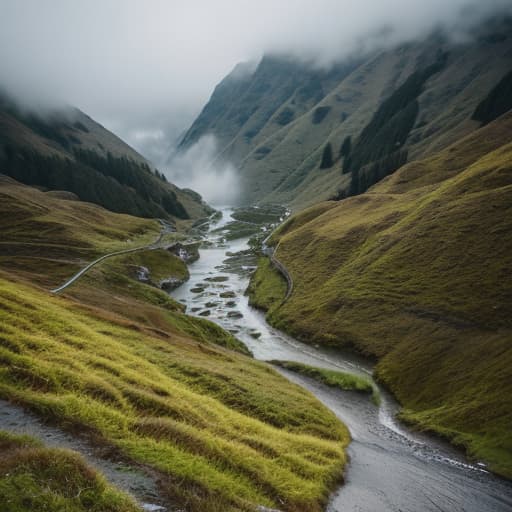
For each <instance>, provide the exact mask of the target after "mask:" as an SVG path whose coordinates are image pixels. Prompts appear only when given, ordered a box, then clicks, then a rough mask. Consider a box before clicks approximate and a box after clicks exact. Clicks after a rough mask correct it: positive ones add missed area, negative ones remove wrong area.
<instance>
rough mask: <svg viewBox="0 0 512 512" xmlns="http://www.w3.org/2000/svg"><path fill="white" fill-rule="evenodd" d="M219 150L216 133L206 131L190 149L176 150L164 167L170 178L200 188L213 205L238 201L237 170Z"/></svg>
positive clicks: (180, 183) (197, 189) (206, 199)
mask: <svg viewBox="0 0 512 512" xmlns="http://www.w3.org/2000/svg"><path fill="white" fill-rule="evenodd" d="M217 154H218V148H217V141H216V139H215V137H214V136H213V135H206V136H204V137H202V138H201V139H200V140H199V141H198V142H197V143H196V144H194V145H193V146H191V147H190V148H189V149H187V150H186V151H184V152H180V153H175V154H174V155H173V156H172V157H171V158H170V159H169V161H168V163H167V165H166V166H165V167H163V168H162V169H161V170H162V171H164V174H165V175H166V177H167V178H168V179H169V181H171V182H173V183H175V184H176V185H177V186H178V187H181V188H191V189H192V190H195V191H196V192H199V193H200V194H201V195H202V196H203V199H204V200H205V201H206V202H207V203H209V204H211V205H214V206H226V205H233V204H236V202H237V200H238V198H239V196H240V182H239V177H238V174H237V171H236V169H235V167H234V166H233V165H232V164H230V163H229V162H227V161H223V160H222V159H219V158H217Z"/></svg>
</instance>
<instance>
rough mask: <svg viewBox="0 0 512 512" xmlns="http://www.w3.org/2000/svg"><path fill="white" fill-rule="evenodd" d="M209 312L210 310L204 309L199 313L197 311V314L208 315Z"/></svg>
mask: <svg viewBox="0 0 512 512" xmlns="http://www.w3.org/2000/svg"><path fill="white" fill-rule="evenodd" d="M210 314H211V311H210V310H209V309H205V310H204V311H201V313H199V316H210Z"/></svg>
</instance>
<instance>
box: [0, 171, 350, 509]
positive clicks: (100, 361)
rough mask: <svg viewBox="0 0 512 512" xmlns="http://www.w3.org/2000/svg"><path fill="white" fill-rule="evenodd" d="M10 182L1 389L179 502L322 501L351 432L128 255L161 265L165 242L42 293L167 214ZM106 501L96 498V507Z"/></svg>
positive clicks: (1, 288) (6, 188) (154, 227)
mask: <svg viewBox="0 0 512 512" xmlns="http://www.w3.org/2000/svg"><path fill="white" fill-rule="evenodd" d="M0 194H1V201H0V205H1V207H2V211H1V215H0V223H1V225H0V232H1V234H2V236H1V237H0V241H1V251H0V253H1V258H0V267H1V268H0V397H1V398H2V399H5V400H10V401H12V402H15V403H16V404H18V405H21V406H23V407H25V408H27V409H30V410H32V411H33V412H34V413H36V414H37V415H38V416H39V417H40V418H42V419H43V420H47V421H50V422H53V423H56V424H57V425H59V426H60V427H62V428H65V429H67V430H69V431H70V433H71V434H76V433H77V432H80V433H82V434H87V435H88V436H89V437H90V439H91V442H93V443H94V444H95V445H99V446H100V447H102V449H103V450H104V451H105V453H108V454H109V456H111V457H114V458H115V460H123V461H124V462H125V463H126V464H127V465H128V468H129V467H130V466H140V465H142V466H143V467H145V468H149V470H150V471H151V473H152V474H154V475H155V479H157V480H158V481H159V483H160V487H161V489H160V491H161V494H162V495H163V496H164V497H166V498H168V501H169V505H171V504H172V507H173V508H180V509H183V510H185V509H186V510H190V511H191V512H193V511H201V512H205V511H206V512H208V511H211V512H215V511H219V510H223V511H233V512H235V511H236V512H238V511H252V510H255V509H256V508H257V506H258V505H264V506H267V507H272V508H275V507H279V509H280V510H283V511H285V510H286V511H290V512H291V511H296V510H311V511H320V510H322V508H323V505H324V504H325V501H326V500H327V497H328V494H329V491H330V490H332V488H333V486H334V485H335V484H336V482H338V481H339V479H340V478H341V475H342V471H343V466H344V464H345V453H344V448H345V447H346V445H347V443H348V441H349V435H348V432H347V430H346V428H345V427H344V426H343V425H342V424H341V423H340V422H339V421H338V420H337V419H336V417H335V416H334V414H332V413H331V412H330V411H329V410H328V409H326V408H325V407H324V406H322V404H320V402H318V401H317V400H316V399H314V397H313V396H311V395H309V394H308V393H305V391H304V390H303V389H302V388H300V387H298V386H295V385H293V384H291V383H290V382H289V381H288V380H286V379H285V378H284V377H282V376H281V375H279V374H278V373H277V372H275V371H274V370H273V369H272V368H270V367H269V366H268V365H266V364H264V363H261V362H258V361H255V360H254V359H252V358H251V357H248V355H247V354H248V351H247V349H246V348H245V346H244V345H243V344H242V343H241V342H240V341H238V340H236V339H235V338H233V336H232V335H230V334H229V333H228V332H226V331H223V330H222V329H221V328H220V327H218V326H217V325H216V324H213V323H211V322H208V321H207V320H204V319H199V318H193V317H190V316H187V315H185V314H184V313H183V306H182V305H181V304H178V303H177V302H175V301H174V300H173V299H171V298H170V296H169V295H168V294H167V293H165V292H163V291H162V290H160V289H158V288H156V287H154V286H150V285H149V284H145V283H142V282H140V281H138V280H137V279H136V277H135V275H134V271H133V267H134V263H136V264H137V265H143V266H146V267H148V268H152V265H153V263H152V260H154V257H155V253H156V252H157V251H146V252H139V253H137V255H138V257H137V259H136V260H133V259H132V258H128V257H126V256H121V257H119V258H114V259H112V260H106V261H105V262H104V263H102V264H101V265H100V266H99V267H96V268H95V270H94V271H92V272H91V273H90V274H88V275H87V276H86V277H85V278H84V279H83V280H80V281H78V282H76V283H74V284H73V285H72V286H71V287H70V288H68V289H66V291H65V293H64V294H63V295H61V296H55V295H54V294H51V293H49V292H48V287H50V286H53V285H54V284H55V283H56V282H60V281H61V279H62V278H63V277H64V274H68V273H70V271H72V270H73V267H74V266H76V265H80V264H81V265H83V261H82V260H83V259H85V260H89V259H90V257H91V256H92V255H93V254H95V253H96V252H98V251H106V250H107V249H110V250H112V249H116V248H120V247H123V246H126V245H130V244H132V245H136V246H137V245H140V244H141V242H143V241H145V240H148V239H151V238H152V235H154V234H155V233H156V232H157V231H158V222H156V221H154V220H148V219H139V218H134V217H131V216H128V215H120V214H114V213H111V212H109V211H107V210H104V209H103V208H101V207H98V206H96V205H91V204H87V203H82V202H79V201H74V200H68V199H63V198H59V197H55V196H54V194H50V193H44V192H41V191H39V190H36V189H33V188H32V187H27V186H25V185H21V184H19V183H16V182H14V181H13V180H11V179H9V178H5V179H3V180H2V181H1V182H0ZM73 220H74V224H73ZM158 259H159V263H158V269H159V270H160V271H161V272H163V271H164V266H165V265H164V264H165V260H167V261H170V260H178V258H177V257H176V256H174V255H173V254H171V253H170V252H169V251H164V250H161V251H158ZM181 264H182V262H181ZM182 265H183V264H182ZM171 267H172V265H169V267H168V268H171ZM63 269H64V270H63ZM230 349H231V350H230ZM276 390H279V392H278V393H276ZM0 434H1V433H0ZM0 444H1V439H0ZM0 448H2V446H0ZM4 452H5V448H4ZM2 455H4V453H2ZM58 462H59V460H58V459H57V458H55V463H56V464H57V463H58ZM44 466H45V465H44V464H41V466H40V467H41V469H43V468H44ZM70 474H71V471H70ZM3 476H5V477H6V478H4V479H3V480H2V482H3V487H2V489H4V490H5V491H6V492H8V493H9V494H11V495H14V496H18V495H19V492H16V485H19V482H18V481H14V482H12V480H11V479H8V478H7V477H8V476H9V475H3ZM44 476H45V474H36V475H35V478H34V480H35V481H34V485H33V486H32V487H33V488H34V489H37V488H39V487H43V488H45V487H47V485H46V484H47V482H46V481H45V478H44ZM91 487H92V486H91ZM50 488H51V489H53V486H50ZM59 489H60V488H59ZM101 503H102V502H101V501H100V500H99V499H98V498H95V497H91V501H90V502H89V509H91V507H94V506H97V507H100V508H99V509H101V510H106V509H107V508H108V505H107V504H105V507H107V508H101ZM63 506H64V505H63ZM99 509H98V510H99ZM73 510H74V509H73ZM109 510H110V509H109ZM112 510H115V509H114V508H112ZM123 510H131V509H130V508H129V507H126V508H125V509H123Z"/></svg>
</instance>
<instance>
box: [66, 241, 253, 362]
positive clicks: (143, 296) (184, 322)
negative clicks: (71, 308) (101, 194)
mask: <svg viewBox="0 0 512 512" xmlns="http://www.w3.org/2000/svg"><path fill="white" fill-rule="evenodd" d="M134 264H135V265H136V266H139V265H142V266H145V267H147V268H148V269H149V270H150V275H151V276H152V278H155V277H156V281H158V280H159V279H161V278H162V279H163V278H165V277H177V278H179V279H182V278H184V277H185V275H188V270H187V268H186V266H185V264H184V263H183V262H182V261H181V260H180V259H179V258H177V257H176V256H175V255H174V254H172V253H170V252H169V251H166V250H163V249H157V250H148V251H140V252H138V253H135V254H128V255H120V256H116V257H113V258H110V259H108V260H105V261H103V262H101V263H100V264H98V265H97V266H96V267H94V268H93V269H92V270H91V271H90V272H88V273H87V274H86V275H85V276H84V277H82V278H81V279H80V280H79V281H76V282H75V283H73V284H72V285H71V286H70V287H69V288H67V289H66V290H65V293H64V295H65V296H66V297H69V298H73V299H74V300H75V301H77V302H78V303H80V304H81V305H83V306H85V307H87V308H89V310H90V311H93V312H94V314H95V315H97V316H100V317H102V318H105V319H107V320H110V319H112V318H118V319H119V318H124V319H125V320H126V321H129V322H131V323H132V324H135V323H136V324H137V328H138V329H142V330H144V331H145V332H148V333H150V334H152V335H156V336H159V337H162V338H164V339H167V338H169V337H170V336H173V335H179V336H183V335H186V336H189V337H190V338H192V339H194V340H196V341H199V342H201V343H205V344H212V343H213V344H217V345H221V346H223V347H226V348H229V349H231V350H235V351H237V352H241V353H242V354H247V355H249V354H250V351H249V350H248V349H247V347H246V346H245V345H244V344H243V343H242V342H241V341H240V340H238V339H237V338H235V337H234V336H233V335H232V334H230V333H229V332H228V331H225V330H224V329H222V328H221V327H219V326H218V325H217V324H215V323H213V322H210V321H208V320H206V319H203V318H196V317H191V316H188V315H186V314H184V310H185V307H184V306H183V305H182V304H180V303H179V302H176V301H175V300H174V299H172V298H171V297H170V296H169V294H168V293H167V292H165V291H163V290H161V289H159V288H157V287H156V286H154V285H152V284H146V283H142V282H140V281H138V279H137V277H136V275H135V271H134V266H133V265H134ZM164 276H165V277H164ZM91 308H93V309H92V310H91Z"/></svg>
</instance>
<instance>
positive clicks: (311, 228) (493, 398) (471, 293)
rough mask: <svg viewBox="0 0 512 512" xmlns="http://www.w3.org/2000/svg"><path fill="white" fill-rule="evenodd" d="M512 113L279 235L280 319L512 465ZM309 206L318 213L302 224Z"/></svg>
mask: <svg viewBox="0 0 512 512" xmlns="http://www.w3.org/2000/svg"><path fill="white" fill-rule="evenodd" d="M511 135H512V114H508V115H505V116H502V118H500V119H498V120H497V121H496V122H494V123H492V124H490V125H488V126H487V127H485V128H482V129H480V130H478V131H476V132H474V133H473V134H472V135H470V136H468V137H467V138H465V139H463V140H461V141H460V142H459V143H457V144H455V145H453V146H451V147H449V148H447V149H446V150H444V151H443V152H441V153H439V154H438V155H435V156H434V157H432V158H430V159H427V160H423V161H418V162H412V163H410V164H408V165H406V166H404V167H403V168H402V169H401V170H399V171H398V172H396V173H395V174H394V175H392V176H390V177H389V178H387V179H386V180H384V181H383V182H381V183H379V184H378V185H376V186H375V187H373V188H372V189H370V191H369V192H367V193H366V194H363V195H361V196H357V197H353V198H350V199H347V200H344V201H341V202H339V203H338V204H337V205H336V206H335V207H333V208H330V209H327V210H326V211H322V209H320V210H319V211H318V215H317V216H313V218H311V215H310V214H311V211H309V212H306V213H304V214H300V213H299V214H298V219H295V220H294V219H291V220H290V221H289V222H288V223H285V224H284V226H283V227H282V228H281V229H280V230H278V231H277V232H276V233H275V234H274V236H273V238H272V240H273V242H274V243H275V244H278V245H277V250H276V255H277V257H278V258H279V260H280V261H281V262H282V263H284V264H285V265H286V267H287V269H288V271H289V272H290V274H291V276H292V278H293V281H294V289H293V293H292V295H291V297H290V298H289V299H288V301H287V302H286V303H284V304H283V305H282V306H280V307H279V308H276V309H274V310H272V311H271V312H270V314H269V319H270V321H271V322H272V323H274V324H275V325H276V326H278V327H280V328H282V329H284V330H287V331H288V332H291V333H292V334H295V335H297V336H300V337H301V338H302V339H304V340H305V341H309V342H314V343H327V344H333V345H339V346H350V347H354V348H356V349H357V350H359V351H361V352H363V353H365V354H368V355H372V356H377V358H378V359H379V362H378V364H377V368H376V375H377V377H378V378H379V379H381V380H382V381H383V382H384V383H385V384H386V385H387V386H388V387H389V388H390V389H391V390H392V391H393V392H394V394H395V395H396V396H397V398H398V399H399V401H400V402H401V403H402V404H403V406H404V411H403V413H402V417H403V418H404V419H407V420H408V421H411V422H414V423H415V424H416V425H417V426H418V427H419V428H425V429H429V430H433V431H436V432H438V433H440V434H442V435H444V436H446V437H448V438H450V439H452V440H453V441H454V443H457V444H461V445H463V446H464V447H465V448H466V449H467V451H468V453H469V454H470V455H471V456H473V457H475V458H483V459H484V460H486V461H487V462H488V463H489V464H490V467H491V469H493V470H494V471H496V472H499V473H501V474H502V475H505V476H508V477H512V435H511V430H510V425H511V424H512V280H511V279H510V275H511V271H512V172H511V163H512V144H510V140H511ZM302 215H309V218H307V219H306V222H303V221H302V220H301V216H302Z"/></svg>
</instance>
